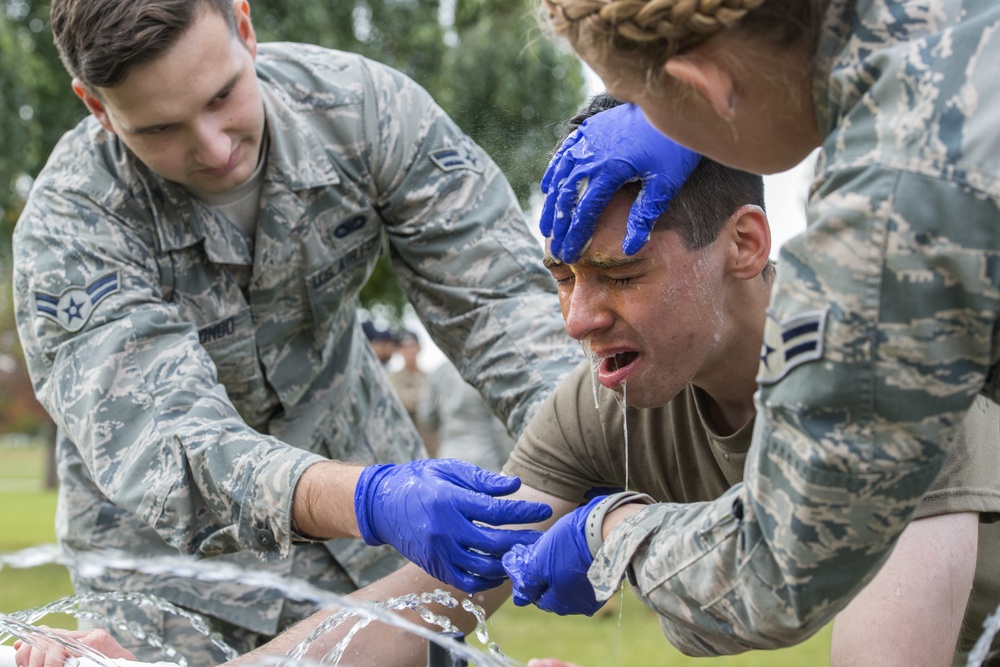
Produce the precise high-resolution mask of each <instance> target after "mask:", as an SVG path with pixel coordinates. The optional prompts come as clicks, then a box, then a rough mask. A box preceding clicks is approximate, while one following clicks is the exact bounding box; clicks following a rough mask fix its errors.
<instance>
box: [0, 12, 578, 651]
mask: <svg viewBox="0 0 1000 667" xmlns="http://www.w3.org/2000/svg"><path fill="white" fill-rule="evenodd" d="M66 1H67V2H68V1H70V0H66ZM57 4H58V3H57ZM236 5H237V11H241V10H245V5H243V4H242V3H240V2H239V1H237V3H236ZM208 11H214V10H208ZM246 11H247V12H248V10H246ZM200 20H205V19H200ZM240 20H243V18H241V19H240ZM245 20H246V21H249V14H248V13H247V15H246V17H245ZM241 25H243V24H241ZM244 39H246V37H245V36H244ZM240 46H241V47H242V45H240ZM254 46H256V47H257V51H256V61H255V66H256V82H255V85H256V86H257V87H258V90H259V98H258V100H259V101H260V104H262V105H263V114H264V118H265V120H266V130H265V139H264V140H263V142H262V143H263V148H262V151H261V155H262V156H264V157H263V158H262V159H261V162H262V163H264V160H266V163H265V164H264V167H263V173H262V180H261V181H260V183H261V185H260V196H259V202H260V203H259V209H258V210H257V212H256V222H255V230H253V233H251V234H247V233H246V232H245V230H241V229H240V227H239V226H238V224H234V221H233V220H232V219H231V218H227V216H226V215H224V214H223V213H222V212H221V211H220V210H219V209H218V208H215V207H212V206H210V205H207V204H206V203H205V201H203V200H201V199H199V198H196V197H193V196H192V195H191V194H190V193H189V191H188V190H186V189H185V188H182V187H181V186H180V185H178V184H177V183H176V182H172V181H171V180H168V179H166V178H164V177H163V176H162V174H160V173H158V172H157V171H154V170H153V169H152V168H150V167H149V166H147V164H145V163H144V162H142V161H140V160H139V159H137V157H136V155H135V154H134V153H133V152H132V151H130V150H129V149H128V148H126V146H125V145H124V144H123V142H122V141H121V140H120V138H119V137H118V136H116V134H113V133H111V132H109V131H108V130H107V129H106V127H103V126H102V123H99V122H98V119H95V117H93V116H91V117H88V118H87V119H86V120H84V121H83V122H81V123H80V124H79V125H78V126H77V127H76V128H75V129H73V130H72V131H70V132H69V133H67V134H66V135H65V136H64V137H63V139H62V140H61V141H60V142H59V144H58V146H57V147H56V148H55V150H54V151H53V153H52V156H51V158H50V159H49V162H48V164H47V165H46V167H45V169H44V170H43V171H42V173H41V174H40V175H39V176H38V178H37V180H36V182H35V185H34V188H33V190H32V193H31V196H30V198H29V201H28V203H27V206H26V208H25V210H24V212H23V215H22V216H21V219H20V221H19V223H18V225H17V229H16V233H15V239H14V243H15V256H16V259H15V274H16V278H15V281H16V282H15V292H16V294H15V296H16V301H17V317H18V327H19V333H20V335H21V340H22V342H23V346H24V350H25V354H26V357H27V360H28V364H29V366H30V370H31V374H32V379H33V382H34V386H35V389H36V392H37V394H38V397H39V399H40V400H41V402H42V403H43V404H44V405H45V407H46V408H47V410H48V411H49V413H50V414H51V416H52V417H53V418H54V419H55V421H56V423H57V425H58V428H59V435H58V467H59V473H60V478H61V482H62V484H61V488H60V497H59V509H58V517H57V532H58V536H59V540H60V543H61V544H62V546H63V547H64V548H65V549H66V550H67V551H68V552H69V553H70V554H75V553H83V552H90V551H94V550H104V549H120V550H124V551H126V552H128V553H131V554H134V555H136V556H141V557H153V556H156V555H158V554H178V553H181V554H192V555H196V556H198V557H216V558H219V559H224V560H226V561H227V562H236V563H239V564H242V565H243V566H245V567H246V568H248V569H268V570H270V571H273V572H276V573H279V574H294V575H297V576H302V577H306V578H308V579H309V580H310V581H312V582H313V583H315V584H317V585H320V586H322V587H324V588H327V589H330V590H334V591H338V592H349V591H352V590H354V589H356V588H357V587H359V586H361V585H363V584H365V583H367V582H370V581H372V580H374V579H377V578H379V577H381V576H382V575H384V574H386V573H388V572H390V571H392V570H394V569H396V568H397V567H399V566H400V564H401V563H402V559H401V558H400V556H399V554H397V553H396V552H395V551H394V550H392V549H391V548H389V547H388V546H383V547H377V548H373V547H368V546H366V545H365V544H363V543H362V542H361V541H358V540H353V539H340V540H332V541H326V542H319V541H308V540H307V539H306V537H305V536H304V535H301V534H299V533H297V531H296V527H295V524H294V523H293V521H292V510H293V507H292V499H293V493H294V492H295V490H296V485H297V484H298V482H299V480H300V479H301V478H302V475H303V473H304V471H306V470H307V468H309V467H310V466H312V465H314V464H316V463H317V462H321V461H327V460H329V459H333V460H339V461H346V462H353V463H357V464H370V463H373V462H401V461H407V460H411V459H414V458H419V457H423V456H424V455H425V454H424V450H423V447H422V444H421V442H420V440H419V437H418V435H417V433H416V431H415V428H414V426H413V424H412V422H411V421H410V419H409V418H408V417H407V415H406V412H405V410H404V408H403V407H402V405H401V404H400V402H399V400H398V399H397V398H396V397H395V395H394V393H393V392H392V390H391V388H390V386H389V384H388V380H387V377H386V374H385V371H384V370H383V369H382V367H381V365H380V364H379V363H378V361H377V360H376V359H375V357H374V355H373V353H372V351H371V348H370V347H369V345H368V344H367V343H366V341H365V338H364V336H363V334H362V330H361V327H360V325H359V322H358V317H357V312H356V311H357V308H358V296H357V295H358V290H359V289H360V287H361V286H362V285H363V284H364V283H365V281H366V279H367V278H368V276H369V275H370V273H371V271H372V267H373V266H374V264H375V262H376V260H377V258H378V256H379V254H380V253H381V252H382V249H383V245H384V243H385V239H386V238H387V239H388V244H389V248H390V250H391V252H392V256H393V260H394V267H395V269H396V271H397V273H398V275H399V277H400V282H401V284H402V286H403V288H404V290H405V292H406V294H407V296H408V298H409V299H410V301H411V302H412V304H413V306H414V308H415V309H416V311H417V313H418V314H419V316H420V317H421V319H422V320H423V322H424V324H425V325H426V326H427V328H428V330H429V332H430V334H431V335H432V337H433V338H434V340H435V341H436V343H437V344H438V345H440V346H441V348H442V349H443V350H444V351H445V353H446V354H447V355H448V356H449V357H450V358H451V359H452V360H453V361H454V362H455V363H456V365H457V366H458V367H459V368H460V369H461V372H462V374H463V377H464V378H465V379H466V380H467V381H469V382H471V383H472V384H474V385H475V386H477V387H478V388H479V389H480V390H481V391H482V392H483V394H484V396H485V398H486V399H487V400H488V401H489V403H490V404H491V405H492V406H493V408H494V410H495V411H496V412H497V414H498V415H500V416H502V418H503V419H505V421H506V423H507V425H508V427H509V428H511V429H512V430H513V431H514V432H520V431H521V430H522V428H523V427H524V425H525V423H526V421H527V420H528V418H529V417H530V416H531V414H532V413H533V412H534V410H535V408H536V406H537V404H538V403H539V402H540V401H541V400H542V399H543V398H544V397H545V395H547V394H548V393H549V391H550V390H551V388H552V387H553V386H554V385H555V384H556V382H557V380H558V379H559V378H560V377H562V376H563V375H564V374H566V373H567V372H568V371H569V370H570V369H571V368H572V367H573V365H574V364H575V363H576V362H577V361H579V359H580V351H579V348H578V346H577V345H576V344H575V343H574V342H573V341H572V340H571V339H569V338H568V337H567V336H566V335H565V333H564V330H563V327H562V322H561V318H560V316H559V310H558V303H557V298H556V296H555V292H554V287H553V284H552V282H551V279H550V277H549V276H548V274H547V273H546V272H545V270H544V269H543V268H542V266H541V263H540V258H541V252H540V248H539V246H538V243H537V242H536V241H535V239H534V238H533V237H532V236H531V234H530V232H529V230H528V228H527V226H526V224H525V222H524V220H523V217H522V214H521V212H520V209H519V207H518V204H517V201H516V199H515V198H514V196H513V193H512V192H511V190H510V188H509V186H508V184H507V182H506V181H505V179H504V178H503V175H502V174H501V173H500V171H499V169H498V168H497V167H496V165H495V164H494V163H493V162H492V161H491V160H490V159H489V157H488V156H487V155H486V154H484V152H483V151H482V150H481V149H480V148H479V147H478V146H477V145H476V144H474V143H473V142H472V141H471V140H470V139H469V138H468V137H466V136H465V135H463V134H462V132H461V131H460V130H459V129H458V127H456V125H455V124H454V123H453V122H452V121H451V120H450V119H449V118H448V117H447V116H446V115H445V114H444V113H443V112H442V111H441V109H440V108H439V107H438V106H437V105H436V104H435V103H434V102H433V101H432V100H431V99H430V97H429V96H428V94H427V93H426V92H425V91H424V90H422V89H421V88H420V87H418V86H417V85H415V84H414V83H413V82H412V81H410V80H409V79H407V78H406V77H404V76H402V75H401V74H400V73H398V72H396V71H393V70H391V69H389V68H387V67H384V66H382V65H379V64H377V63H374V62H371V61H368V60H366V59H364V58H361V57H359V56H356V55H352V54H347V53H340V52H335V51H330V50H326V49H321V48H317V47H313V46H308V45H300V44H287V43H283V44H266V45H259V46H258V45H256V44H254ZM252 78H253V77H252V76H251V79H252ZM78 94H79V91H78ZM226 94H227V95H228V94H230V93H228V92H227V93H226ZM232 94H234V95H235V94H237V93H232ZM220 99H222V98H221V96H220ZM98 103H99V102H98ZM215 103H216V101H215V100H213V101H212V104H215ZM97 108H98V109H100V107H97ZM92 110H93V107H92ZM170 131H172V128H170V127H169V126H167V127H166V128H159V127H156V128H152V129H151V130H146V129H143V130H141V131H137V132H136V135H137V136H140V137H146V136H159V133H160V132H170ZM226 168H228V167H226ZM345 511H346V512H349V513H350V515H351V516H353V508H348V509H345ZM73 579H74V583H75V586H76V587H77V588H78V589H79V590H82V591H87V590H98V591H100V590H125V591H144V592H149V593H154V594H156V595H159V596H161V597H163V598H166V599H167V600H170V601H171V602H174V603H176V604H178V605H181V606H183V607H186V608H189V609H193V610H196V611H199V612H202V613H204V614H207V615H209V616H210V617H212V618H214V619H215V628H216V629H221V630H223V631H225V636H226V638H227V639H228V640H230V641H231V642H233V643H234V644H236V646H237V648H239V649H241V650H246V649H247V648H252V646H253V645H254V644H255V643H257V641H259V639H260V637H259V636H258V635H260V636H269V635H273V634H274V633H275V632H276V631H277V630H278V629H280V628H281V627H283V626H284V625H286V624H287V623H289V622H290V621H293V620H295V619H297V618H300V617H302V616H303V615H304V614H305V613H307V612H308V611H310V609H308V608H305V606H303V607H301V608H300V607H297V606H295V605H293V604H292V603H290V602H285V601H284V600H282V596H281V595H280V594H278V593H276V592H273V591H268V590H260V589H258V588H256V587H254V586H252V585H243V584H239V583H219V584H206V583H204V582H192V581H187V580H184V579H182V578H179V577H178V578H164V577H150V576H145V575H140V574H135V573H116V572H105V573H97V574H93V573H83V572H80V571H76V572H74V573H73ZM112 606H113V605H112ZM102 611H103V613H106V614H111V615H115V616H120V615H124V616H127V617H130V618H132V619H133V620H137V621H141V622H145V623H149V624H159V623H160V622H161V621H160V620H158V619H157V618H156V614H155V613H152V614H153V615H152V616H149V617H148V618H147V617H146V616H145V615H144V612H141V611H138V610H132V609H128V608H119V609H112V608H104V609H103V610H102ZM151 629H152V630H153V632H157V633H158V632H159V628H151ZM122 639H125V638H124V637H122ZM202 644H204V642H202ZM131 648H133V649H135V648H136V647H135V646H131ZM178 648H181V649H182V650H184V651H186V652H188V655H189V656H193V657H194V660H195V661H196V662H199V663H209V662H218V661H219V660H220V658H221V656H220V655H219V654H215V655H214V656H213V657H212V658H206V657H205V654H204V653H199V651H203V650H204V649H205V646H204V645H203V646H197V642H194V641H192V640H190V639H189V638H188V639H185V640H184V641H183V642H182V643H180V644H179V645H178ZM140 657H147V658H151V659H158V658H157V656H156V655H155V654H153V655H151V656H150V655H149V654H146V655H145V656H143V655H141V654H140Z"/></svg>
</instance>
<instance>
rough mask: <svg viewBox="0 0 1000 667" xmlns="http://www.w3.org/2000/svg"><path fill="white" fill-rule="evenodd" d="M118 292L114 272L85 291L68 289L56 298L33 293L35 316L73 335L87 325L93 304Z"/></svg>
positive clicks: (91, 284)
mask: <svg viewBox="0 0 1000 667" xmlns="http://www.w3.org/2000/svg"><path fill="white" fill-rule="evenodd" d="M120 288H121V285H120V281H119V280H118V272H117V271H115V272H114V273H109V274H107V275H104V276H101V277H100V278H98V279H97V280H95V281H94V282H92V283H90V284H89V285H87V286H86V287H76V286H73V287H69V288H67V289H66V290H64V291H63V293H62V294H60V295H59V296H53V295H51V294H46V293H45V292H35V312H37V313H38V314H39V315H41V316H42V317H47V318H49V319H50V320H53V321H55V322H58V323H59V325H60V326H61V327H62V328H63V329H65V330H66V331H69V332H76V331H79V330H80V329H82V328H83V325H84V324H86V323H87V320H89V319H90V314H91V313H93V312H94V308H95V307H97V304H99V303H100V302H101V301H103V300H104V299H105V297H107V296H109V295H111V294H114V293H115V292H117V291H118V290H119V289H120Z"/></svg>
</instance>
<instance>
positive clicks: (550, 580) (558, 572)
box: [503, 496, 604, 616]
mask: <svg viewBox="0 0 1000 667" xmlns="http://www.w3.org/2000/svg"><path fill="white" fill-rule="evenodd" d="M603 499H604V497H603V496H601V497H598V498H594V499H593V500H591V501H590V502H589V503H587V504H586V505H584V506H583V507H578V508H577V509H575V510H573V511H572V512H570V513H569V514H567V515H566V516H564V517H562V518H561V519H559V520H558V521H556V522H555V523H554V524H552V527H551V528H549V529H548V530H547V531H545V534H544V535H542V537H541V538H539V540H538V541H537V542H535V543H534V544H531V545H522V544H519V545H517V546H515V547H514V548H513V549H511V550H510V551H509V552H508V553H506V554H504V557H503V567H504V569H505V570H506V571H507V574H508V575H509V576H510V580H511V582H512V583H513V584H514V604H516V605H517V606H518V607H525V606H527V605H529V604H535V605H537V606H538V608H539V609H544V610H545V611H551V612H554V613H556V614H559V615H561V616H565V615H567V614H585V615H587V616H593V615H594V613H595V612H597V610H598V609H600V608H601V606H602V605H603V604H604V603H603V602H598V601H597V597H596V596H595V595H594V586H593V585H592V584H591V583H590V580H589V579H587V570H589V569H590V565H591V563H593V562H594V558H593V556H591V555H590V547H588V546H587V537H586V533H585V526H586V522H587V515H588V514H590V510H591V509H593V507H594V505H596V504H597V503H599V502H601V501H602V500H603Z"/></svg>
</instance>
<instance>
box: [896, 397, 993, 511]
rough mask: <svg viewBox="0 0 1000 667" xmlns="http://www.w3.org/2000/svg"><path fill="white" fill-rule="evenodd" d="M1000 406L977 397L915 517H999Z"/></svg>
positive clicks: (984, 398) (921, 500) (922, 499)
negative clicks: (968, 515) (963, 515)
mask: <svg viewBox="0 0 1000 667" xmlns="http://www.w3.org/2000/svg"><path fill="white" fill-rule="evenodd" d="M998 470H1000V406H998V405H997V404H996V403H994V402H993V401H991V400H989V399H988V398H986V397H985V396H977V397H976V400H975V401H974V402H973V404H972V408H971V409H970V410H969V411H968V412H967V413H966V415H965V419H963V420H962V423H961V425H960V426H959V428H958V432H957V433H956V434H955V438H954V440H953V442H952V445H951V448H950V449H949V450H948V458H947V459H945V462H944V466H943V467H942V468H941V472H940V473H939V474H938V476H937V479H935V480H934V484H932V485H931V488H930V489H928V491H927V493H925V494H924V497H923V498H921V499H920V505H918V506H917V511H916V514H915V515H914V518H916V519H922V518H925V517H931V516H939V515H941V514H955V513H959V512H975V513H978V514H979V515H980V521H981V522H984V523H993V522H994V521H996V520H997V519H1000V475H998V474H997V471H998Z"/></svg>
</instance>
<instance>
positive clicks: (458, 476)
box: [442, 461, 521, 496]
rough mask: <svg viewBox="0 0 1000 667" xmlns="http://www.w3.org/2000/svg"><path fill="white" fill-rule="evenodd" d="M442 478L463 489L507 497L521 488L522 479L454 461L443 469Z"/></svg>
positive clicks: (464, 462)
mask: <svg viewBox="0 0 1000 667" xmlns="http://www.w3.org/2000/svg"><path fill="white" fill-rule="evenodd" d="M442 470H443V474H442V477H444V478H446V479H448V480H449V481H451V482H453V483H454V484H457V485H458V486H460V487H461V488H464V489H468V490H470V491H475V492H477V493H478V494H486V495H488V496H506V495H510V494H511V493H514V492H515V491H517V490H518V489H519V488H521V479H520V478H519V477H512V476H510V475H501V474H500V473H495V472H491V471H489V470H484V469H482V468H479V467H477V466H474V465H472V464H471V463H468V462H466V461H454V463H453V464H452V465H449V466H448V467H447V468H443V469H442Z"/></svg>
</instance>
